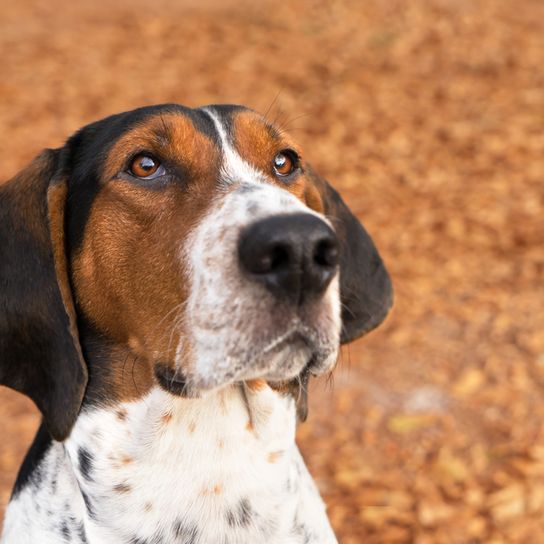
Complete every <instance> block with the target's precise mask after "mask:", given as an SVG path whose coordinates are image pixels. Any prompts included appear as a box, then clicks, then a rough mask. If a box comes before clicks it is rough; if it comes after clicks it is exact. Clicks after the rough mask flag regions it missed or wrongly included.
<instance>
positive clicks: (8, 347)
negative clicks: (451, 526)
mask: <svg viewBox="0 0 544 544" xmlns="http://www.w3.org/2000/svg"><path fill="white" fill-rule="evenodd" d="M0 286H1V292H0V379H1V383H3V384H4V385H7V386H8V387H11V388H13V389H15V390H17V391H20V392H22V393H24V394H26V395H28V396H29V397H30V398H31V399H32V400H33V401H34V402H35V404H36V405H37V406H38V408H39V409H40V410H41V413H42V415H43V423H42V425H41V427H40V428H39V431H38V433H37V436H36V438H35V440H34V443H33V444H32V447H31V448H30V451H29V453H28V455H27V457H26V459H25V461H24V463H23V465H22V468H21V470H20V473H19V475H18V478H17V481H16V484H15V488H14V491H13V495H12V498H11V501H10V503H9V505H8V507H7V510H6V516H5V526H4V532H3V538H2V543H4V544H26V543H32V544H50V543H61V542H70V543H79V544H83V543H86V544H98V543H100V544H102V543H106V544H112V543H113V544H117V543H119V544H158V543H172V544H174V543H177V544H258V543H267V544H274V543H277V544H280V543H281V544H303V543H305V544H308V543H319V544H326V543H333V542H336V538H335V536H334V534H333V531H332V529H331V527H330V524H329V521H328V519H327V515H326V512H325V507H324V504H323V502H322V500H321V498H320V496H319V493H318V491H317V488H316V486H315V484H314V483H313V481H312V479H311V477H310V475H309V473H308V471H307V469H306V467H305V465H304V462H303V460H302V457H301V455H300V453H299V450H298V449H297V446H296V444H295V425H296V419H297V414H298V418H299V419H304V418H305V417H306V387H307V384H308V379H309V377H310V376H317V375H321V374H323V373H328V372H330V371H331V370H332V368H333V367H334V365H335V362H336V360H337V354H338V350H339V345H340V344H341V343H345V342H349V341H350V340H352V339H354V338H356V337H358V336H361V335H362V334H364V333H366V332H367V331H369V330H370V329H372V328H374V327H375V326H377V325H378V324H379V323H380V322H381V321H382V320H383V319H384V317H385V315H386V313H387V311H388V309H389V307H390V305H391V300H392V290H391V284H390V280H389V276H388V274H387V272H386V270H385V268H384V266H383V264H382V261H381V259H380V257H379V255H378V252H377V251H376V249H375V246H374V244H373V242H372V240H371V239H370V237H369V236H368V234H367V233H366V232H365V230H364V229H363V227H362V226H361V224H360V223H359V222H358V220H357V219H356V218H355V217H354V216H353V215H352V214H351V213H350V211H349V210H348V208H347V207H346V205H345V204H344V202H343V201H342V199H341V198H340V196H339V195H338V193H337V192H336V191H335V190H334V189H333V188H332V187H331V186H330V185H329V184H328V183H327V182H326V181H325V180H323V179H322V178H320V177H319V176H318V175H317V174H316V173H315V172H314V171H313V170H312V168H311V167H310V165H309V164H308V163H307V162H306V160H305V158H304V156H303V154H302V151H301V150H300V148H299V147H298V145H297V144H296V143H294V142H293V140H291V138H290V137H289V136H288V135H287V134H285V133H284V132H283V131H282V130H280V129H278V128H276V127H275V126H273V125H272V124H270V123H269V122H267V121H266V120H265V119H264V118H263V117H261V116H259V115H258V114H256V113H255V112H253V111H251V110H249V109H246V108H243V107H239V106H224V105H222V106H208V107H204V108H200V109H188V108H185V107H182V106H178V105H162V106H153V107H146V108H141V109H138V110H135V111H131V112H127V113H122V114H119V115H114V116H112V117H108V118H107V119H104V120H101V121H98V122H96V123H93V124H90V125H88V126H86V127H84V128H83V129H81V130H79V131H78V132H77V133H76V134H75V135H74V136H72V137H71V138H70V139H69V140H68V141H67V143H66V145H64V147H62V148H60V149H54V150H46V151H44V152H42V153H41V155H39V156H38V157H37V158H36V159H35V160H34V161H33V162H32V163H31V164H30V165H29V166H28V167H27V168H26V169H24V170H23V171H22V172H20V173H19V174H18V175H16V176H15V178H13V179H12V180H11V181H9V182H7V183H6V184H4V185H2V186H1V188H0Z"/></svg>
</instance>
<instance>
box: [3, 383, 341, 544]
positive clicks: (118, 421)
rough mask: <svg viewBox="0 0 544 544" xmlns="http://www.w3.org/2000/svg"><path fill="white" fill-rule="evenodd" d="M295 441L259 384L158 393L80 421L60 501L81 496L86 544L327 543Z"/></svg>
mask: <svg viewBox="0 0 544 544" xmlns="http://www.w3.org/2000/svg"><path fill="white" fill-rule="evenodd" d="M294 438H295V406H294V402H293V400H292V399H291V398H290V397H286V396H282V395H280V394H278V393H276V392H274V391H272V390H271V389H269V388H268V387H266V388H263V389H261V390H253V391H252V390H250V389H247V388H244V389H243V390H242V388H241V387H239V386H236V387H232V388H229V389H226V390H223V391H221V392H219V393H214V394H210V395H209V396H207V397H205V398H202V399H178V398H176V397H173V396H171V395H169V394H167V393H165V392H163V391H162V390H159V389H155V390H153V391H152V392H151V393H150V394H149V395H147V396H146V397H145V398H143V399H141V400H139V401H137V402H130V403H124V404H122V405H119V406H117V407H116V408H115V409H112V408H111V407H109V408H107V409H98V410H97V409H94V410H92V411H89V412H86V413H83V414H82V415H80V417H79V418H78V421H77V424H76V426H75V428H74V430H73V432H72V434H71V436H70V438H69V439H68V440H67V441H66V442H65V443H64V448H65V450H64V451H65V452H66V454H67V457H66V458H65V459H66V462H65V464H70V465H71V467H73V468H72V469H71V470H72V473H73V476H72V480H71V481H72V484H71V485H72V489H70V483H68V484H66V485H64V486H63V487H64V488H66V489H64V488H63V489H62V490H61V491H60V493H61V494H64V495H68V496H70V495H71V494H75V495H76V496H77V497H78V498H79V501H78V500H76V498H73V499H71V503H72V508H73V509H74V516H75V517H76V518H77V517H78V516H81V517H82V521H83V524H84V528H85V533H86V538H87V541H88V542H89V543H90V544H94V543H106V542H107V543H117V542H119V543H125V542H126V543H132V544H143V543H145V544H159V543H170V542H171V543H180V544H181V543H186V544H215V543H218V544H227V543H232V544H244V543H247V544H250V543H251V544H255V543H258V542H266V543H267V544H271V543H278V544H280V543H282V544H290V543H293V544H294V543H310V542H315V543H328V542H336V540H335V538H334V536H333V534H332V531H331V529H330V526H329V523H328V520H327V518H326V515H325V511H324V506H323V503H322V501H321V499H320V497H319V494H318V492H317V489H316V488H315V485H314V483H313V481H312V480H311V478H310V476H309V474H308V472H307V470H306V467H305V466H304V463H303V461H302V458H301V456H300V453H299V452H298V448H297V447H296V444H295V441H294ZM59 448H60V450H62V449H63V445H60V444H57V445H56V447H55V448H52V451H50V452H49V457H52V456H55V457H56V458H57V461H53V460H52V459H51V458H50V459H49V460H48V463H49V464H51V465H54V464H55V463H57V464H59V461H58V457H59V456H61V455H62V456H64V455H65V454H64V451H62V454H61V452H60V450H59ZM56 450H58V451H56ZM46 460H47V459H46ZM46 460H44V461H46ZM68 461H69V463H68ZM63 470H64V471H66V468H64V469H63ZM74 481H77V484H76V486H77V487H78V488H79V489H77V488H76V489H74V488H73V487H74ZM79 490H80V492H79V493H78V491H79ZM81 497H83V498H84V500H82V499H81ZM58 499H59V498H58V497H57V499H56V500H57V501H58V502H59V503H61V502H62V500H58ZM42 500H43V499H42ZM61 541H62V540H59V542H61ZM6 542H9V541H6ZM76 542H77V540H76Z"/></svg>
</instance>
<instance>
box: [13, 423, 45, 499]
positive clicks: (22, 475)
mask: <svg viewBox="0 0 544 544" xmlns="http://www.w3.org/2000/svg"><path fill="white" fill-rule="evenodd" d="M51 443H52V438H51V435H50V434H49V431H48V430H47V429H46V427H45V425H44V424H43V423H42V424H41V425H40V427H39V429H38V432H37V433H36V436H35V437H34V442H32V445H31V446H30V449H29V450H28V453H27V454H26V457H25V460H24V461H23V464H22V465H21V468H20V469H19V473H18V474H17V479H16V480H15V485H14V487H13V492H12V495H11V498H14V497H15V496H16V495H17V494H18V493H19V491H21V489H23V488H24V487H26V485H27V483H28V482H29V480H30V479H31V478H32V479H35V478H36V476H37V474H38V470H39V468H38V467H39V464H40V462H41V460H42V459H43V458H44V456H45V454H46V452H47V450H48V449H49V446H51ZM34 481H35V480H34Z"/></svg>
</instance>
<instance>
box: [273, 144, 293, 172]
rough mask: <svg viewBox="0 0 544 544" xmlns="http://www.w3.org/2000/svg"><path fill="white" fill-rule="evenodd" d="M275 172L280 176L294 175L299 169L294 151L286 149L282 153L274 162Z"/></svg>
mask: <svg viewBox="0 0 544 544" xmlns="http://www.w3.org/2000/svg"><path fill="white" fill-rule="evenodd" d="M273 166H274V171H275V172H276V174H278V175H279V176H288V175H289V174H292V173H293V172H294V171H295V169H296V167H297V157H296V154H295V152H294V151H291V150H290V149H285V150H284V151H280V152H279V153H278V154H277V155H276V156H275V157H274V160H273Z"/></svg>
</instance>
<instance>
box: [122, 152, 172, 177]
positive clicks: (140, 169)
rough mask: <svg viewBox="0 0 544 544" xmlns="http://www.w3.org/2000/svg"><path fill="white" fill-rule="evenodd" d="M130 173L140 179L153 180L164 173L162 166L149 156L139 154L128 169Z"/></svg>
mask: <svg viewBox="0 0 544 544" xmlns="http://www.w3.org/2000/svg"><path fill="white" fill-rule="evenodd" d="M129 171H130V173H131V174H132V175H133V176H135V177H137V178H140V179H155V178H158V177H159V176H162V175H163V174H164V173H165V170H164V166H163V165H162V164H161V163H160V162H159V161H158V160H157V159H156V158H155V157H152V156H151V155H148V154H146V153H139V154H138V155H136V156H135V157H134V158H133V159H132V162H131V163H130V167H129Z"/></svg>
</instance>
